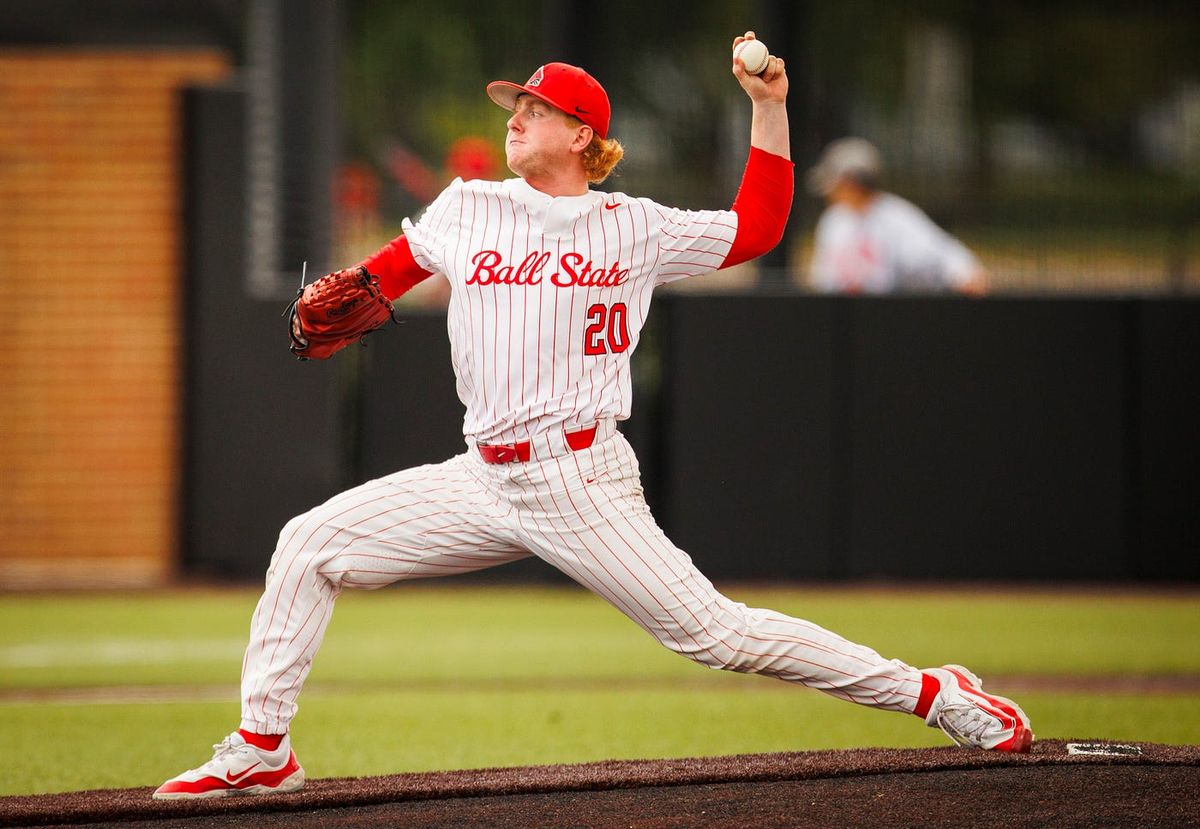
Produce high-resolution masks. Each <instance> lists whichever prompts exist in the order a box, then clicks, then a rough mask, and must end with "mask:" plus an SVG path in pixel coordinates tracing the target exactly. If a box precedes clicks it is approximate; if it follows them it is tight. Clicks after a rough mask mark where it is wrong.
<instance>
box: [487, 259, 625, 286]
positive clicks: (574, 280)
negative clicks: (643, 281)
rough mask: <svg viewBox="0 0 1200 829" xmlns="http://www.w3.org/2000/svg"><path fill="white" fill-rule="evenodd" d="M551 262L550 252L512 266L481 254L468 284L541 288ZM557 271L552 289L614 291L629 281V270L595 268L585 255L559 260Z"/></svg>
mask: <svg viewBox="0 0 1200 829" xmlns="http://www.w3.org/2000/svg"><path fill="white" fill-rule="evenodd" d="M549 261H550V253H549V252H548V251H547V252H542V251H536V250H535V251H532V252H530V254H529V255H528V256H526V257H525V258H524V259H523V260H521V262H520V263H519V264H517V265H516V266H513V265H511V264H504V259H503V257H501V256H500V253H499V252H498V251H494V250H481V251H479V253H477V254H475V255H474V256H472V257H471V264H472V265H474V266H475V271H474V273H472V274H471V275H470V276H469V277H468V278H467V284H468V285H538V284H540V283H541V281H542V272H543V271H544V270H545V269H546V264H547V263H548V262H549ZM558 267H559V269H558V270H557V271H555V272H554V273H552V274H550V276H549V279H550V283H551V284H552V285H555V286H556V287H559V288H570V287H572V286H574V285H579V286H581V287H585V288H612V287H615V286H617V285H622V284H624V282H625V280H626V279H628V278H629V268H622V267H621V266H620V264H619V263H617V262H613V263H612V265H611V267H609V268H607V269H605V267H604V266H603V265H601V266H600V267H596V265H595V264H594V263H593V262H592V261H591V260H584V258H583V256H582V254H578V253H574V252H572V253H564V254H563V255H562V256H560V257H559V259H558Z"/></svg>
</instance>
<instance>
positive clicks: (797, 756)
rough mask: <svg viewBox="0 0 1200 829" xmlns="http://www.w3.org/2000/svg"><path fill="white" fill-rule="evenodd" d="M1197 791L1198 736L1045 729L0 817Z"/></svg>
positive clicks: (1070, 812) (1198, 816) (629, 807)
mask: <svg viewBox="0 0 1200 829" xmlns="http://www.w3.org/2000/svg"><path fill="white" fill-rule="evenodd" d="M1072 746H1074V748H1072ZM1081 747H1082V748H1081ZM1081 751H1082V753H1080V752H1081ZM1197 791H1200V747H1195V746H1163V745H1156V744H1147V743H1139V744H1125V745H1116V744H1113V743H1109V742H1103V741H1099V740H1092V741H1084V740H1078V741H1071V742H1069V743H1068V742H1065V741H1058V740H1043V741H1039V742H1038V743H1036V744H1035V745H1034V747H1033V751H1032V752H1030V754H1028V755H1016V756H1013V755H1004V754H994V753H990V752H982V751H971V750H966V749H958V748H953V747H951V748H938V749H916V750H904V749H855V750H852V751H823V752H801V753H787V754H755V755H741V756H734V757H710V758H697V759H687V760H660V761H650V760H639V761H609V762H603V763H585V764H579V765H568V766H535V767H530V768H508V769H482V770H472V771H453V772H436V773H424V774H401V775H395V776H389V777H369V778H330V779H325V780H313V781H310V782H309V784H308V785H307V786H306V787H305V788H304V790H302V791H301V792H298V793H296V794H291V795H278V796H270V797H245V798H222V799H217V800H203V801H183V802H179V801H176V802H165V803H164V802H159V801H155V800H151V799H150V792H151V789H149V788H141V789H117V790H106V791H93V792H72V793H69V794H59V795H38V796H31V797H8V798H0V824H2V825H5V826H55V825H57V826H65V825H71V826H81V825H92V826H97V825H99V826H107V825H120V824H124V823H127V822H128V821H139V824H138V825H139V826H145V827H156V826H164V827H165V826H171V827H209V826H212V827H216V826H228V825H229V823H230V817H229V816H230V814H231V813H255V814H254V815H253V817H252V818H250V819H252V820H253V822H254V824H255V825H264V826H285V825H286V826H289V827H305V826H312V827H316V826H322V827H327V826H333V827H337V826H356V827H360V826H373V825H379V826H395V825H403V826H406V827H426V826H429V827H432V826H456V827H473V826H479V827H483V826H489V827H503V826H513V827H517V826H519V827H550V826H556V827H557V826H638V827H683V826H689V827H690V826H710V825H711V826H721V827H723V828H724V829H733V828H734V827H741V826H746V827H750V826H756V827H757V826H793V827H808V826H834V825H842V826H846V825H863V826H872V827H893V826H894V827H900V826H914V825H921V826H926V827H928V826H967V825H976V826H980V825H987V826H997V827H1025V826H1029V827H1033V826H1088V827H1094V826H1142V825H1147V826H1149V825H1155V826H1197V827H1200V804H1198V802H1197V798H1196V792H1197Z"/></svg>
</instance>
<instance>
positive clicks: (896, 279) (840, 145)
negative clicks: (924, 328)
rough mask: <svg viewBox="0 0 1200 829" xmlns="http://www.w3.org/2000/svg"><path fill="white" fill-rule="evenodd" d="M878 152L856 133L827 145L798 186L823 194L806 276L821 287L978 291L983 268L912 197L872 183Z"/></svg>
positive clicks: (983, 284) (876, 180)
mask: <svg viewBox="0 0 1200 829" xmlns="http://www.w3.org/2000/svg"><path fill="white" fill-rule="evenodd" d="M882 174H883V158H882V156H881V155H880V153H879V150H878V149H876V148H875V146H874V145H873V144H871V142H869V141H867V140H865V139H863V138H841V139H838V140H837V141H834V142H832V143H830V144H829V145H828V146H827V147H826V148H825V151H824V152H823V153H822V154H821V158H820V160H819V161H818V162H817V164H816V166H815V167H813V168H812V169H811V170H809V171H808V175H807V177H806V184H807V186H808V189H809V191H810V192H811V193H813V194H814V195H817V196H820V197H822V198H823V199H825V202H826V204H827V205H828V207H826V209H825V212H824V213H822V214H821V218H820V220H819V221H818V222H817V229H816V239H815V244H814V249H813V258H812V265H811V268H810V278H811V281H812V285H813V287H815V288H817V289H818V290H820V291H823V292H826V293H847V294H858V293H865V294H884V293H892V292H900V291H941V290H950V291H957V292H960V293H964V294H971V295H976V296H978V295H982V294H984V293H986V291H987V285H988V274H987V271H986V270H984V268H983V266H982V265H980V264H979V260H977V259H976V258H975V256H974V254H972V253H971V251H969V250H968V249H967V248H966V246H964V245H963V244H962V243H961V242H959V241H958V240H957V239H955V238H954V237H953V236H951V235H950V234H948V233H946V232H945V231H944V230H942V229H941V228H940V227H938V226H937V225H936V224H934V222H933V221H932V220H931V219H930V218H929V217H928V216H926V215H925V213H924V212H923V211H922V210H921V209H920V208H919V207H917V206H916V205H915V204H913V203H912V202H910V201H908V200H907V199H903V198H901V197H900V196H897V195H895V194H894V193H888V192H886V191H884V190H882V189H881V188H880V179H881V177H882Z"/></svg>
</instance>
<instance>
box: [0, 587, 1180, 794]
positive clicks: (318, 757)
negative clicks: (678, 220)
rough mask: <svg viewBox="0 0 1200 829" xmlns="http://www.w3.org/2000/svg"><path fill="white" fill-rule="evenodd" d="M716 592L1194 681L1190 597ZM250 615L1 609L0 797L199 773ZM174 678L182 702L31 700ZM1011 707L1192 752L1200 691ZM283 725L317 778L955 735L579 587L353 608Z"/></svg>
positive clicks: (218, 603)
mask: <svg viewBox="0 0 1200 829" xmlns="http://www.w3.org/2000/svg"><path fill="white" fill-rule="evenodd" d="M729 593H730V595H732V596H733V597H734V598H736V599H739V600H741V601H745V602H747V603H748V604H752V605H761V606H768V607H774V608H776V609H778V610H782V611H784V612H788V613H792V614H794V615H798V616H802V617H804V618H807V619H810V620H812V621H815V622H817V623H819V624H822V625H825V626H826V627H829V628H831V629H833V630H837V631H838V632H840V633H842V634H843V635H846V636H848V637H849V638H851V639H856V640H858V641H861V642H863V643H865V644H869V645H871V646H873V647H875V648H876V649H877V650H879V651H880V652H881V653H883V654H885V655H886V656H890V657H897V658H900V659H903V660H905V661H907V662H910V663H912V664H916V665H929V664H941V663H942V662H946V661H962V662H964V663H966V664H968V665H970V666H971V667H972V669H974V670H976V671H977V672H978V673H980V674H981V675H983V676H985V678H986V677H987V676H988V675H1003V674H1019V675H1022V676H1029V675H1038V674H1041V675H1069V676H1092V677H1096V676H1110V675H1111V676H1115V677H1127V676H1129V675H1131V674H1133V675H1144V676H1161V675H1172V676H1190V677H1196V676H1200V644H1198V643H1200V613H1197V607H1198V604H1197V601H1196V597H1195V595H1194V594H1184V593H1178V594H1160V595H1151V594H1146V593H1137V592H1128V593H1120V592H1115V591H1106V592H1103V593H1093V594H1086V593H1082V592H1072V591H1065V592H1051V591H1047V590H1037V591H1004V592H1002V593H1000V594H992V595H986V596H985V595H978V594H964V593H962V592H961V591H954V590H922V591H889V590H852V589H845V588H831V589H820V588H814V589H805V590H782V589H781V590H764V589H754V590H751V589H738V588H733V589H731V590H730V591H729ZM256 599H257V595H256V594H255V593H254V592H252V591H246V590H239V591H221V592H218V591H181V592H178V591H177V592H167V593H162V594H157V595H154V594H142V593H123V594H111V595H55V596H4V597H0V630H3V631H4V636H3V638H2V639H0V689H4V690H3V694H4V696H0V794H23V793H34V792H51V791H68V790H79V789H88V788H106V787H124V786H139V785H152V784H156V783H158V782H161V780H162V779H163V778H165V777H166V776H169V775H171V774H174V773H176V772H178V771H180V770H181V769H183V768H186V767H189V766H194V765H196V764H198V763H199V762H200V761H202V760H203V759H205V758H206V756H207V754H208V750H209V748H208V747H209V745H210V744H211V743H213V742H215V741H218V740H219V739H220V738H221V737H222V736H223V735H224V734H225V733H227V732H228V731H230V730H231V729H232V728H233V727H234V726H235V725H236V722H237V719H238V704H237V690H236V683H237V678H238V673H239V671H240V663H241V649H242V647H243V645H244V642H245V636H246V631H247V629H248V623H249V616H250V613H251V612H252V611H253V608H254V602H255V601H256ZM164 685H166V686H172V688H179V689H183V690H182V697H180V698H181V699H183V700H184V701H179V702H155V703H150V702H145V703H134V702H128V701H122V700H123V699H124V698H128V694H127V693H125V692H124V691H118V692H115V693H114V694H113V701H110V702H103V703H101V702H97V701H95V700H94V699H92V697H91V696H90V695H89V696H88V697H85V698H84V699H87V700H92V701H88V702H67V701H63V700H62V699H56V701H53V702H49V701H36V699H35V698H34V695H36V694H37V693H39V692H44V691H49V690H57V689H68V688H79V689H95V688H104V687H114V688H118V689H121V688H128V686H148V687H151V688H152V687H153V686H164ZM214 686H215V688H214ZM192 687H195V688H196V689H197V690H196V691H195V693H194V694H193V693H190V692H188V689H189V688H192ZM998 690H1000V691H1002V692H1003V691H1004V690H1005V689H1004V688H1003V687H1002V686H1001V687H999V688H998ZM16 694H21V695H22V697H20V698H18V697H16V696H14V695H16ZM1013 695H1014V696H1018V697H1019V700H1020V702H1021V703H1022V705H1023V706H1024V707H1025V709H1026V711H1027V712H1028V713H1029V714H1030V717H1031V719H1032V721H1033V724H1034V729H1035V731H1036V732H1037V734H1038V736H1039V737H1043V738H1046V737H1050V738H1054V737H1057V738H1067V737H1095V738H1108V739H1121V740H1144V741H1151V742H1166V743H1181V744H1183V743H1187V744H1194V743H1200V695H1196V694H1177V695H1166V694H1158V695H1142V696H1138V695H1132V694H1128V693H1124V694H1121V693H1106V694H1097V693H1089V694H1083V693H1060V692H1053V693H1052V692H1048V691H1023V692H1021V693H1020V694H1017V693H1016V692H1014V693H1013ZM60 696H61V695H60ZM18 699H28V700H31V701H18ZM214 699H215V700H223V701H212V700H214ZM293 733H294V739H295V742H296V746H297V750H298V753H299V755H300V759H301V761H302V762H303V763H304V764H305V767H306V770H307V771H308V773H309V774H310V776H313V777H325V776H342V775H363V774H385V773H391V772H399V771H420V770H432V769H449V768H477V767H485V766H502V765H518V764H535V763H553V762H583V761H588V760H597V759H606V758H616V757H682V756H697V755H716V754H728V753H743V752H761V751H790V750H810V749H824V748H849V747H857V746H928V745H943V744H945V743H946V740H945V738H944V737H942V736H941V735H940V734H939V733H938V732H936V731H934V730H931V729H927V728H924V727H923V726H922V725H921V723H919V722H917V721H915V720H913V719H912V718H910V717H904V716H899V715H894V714H887V713H881V712H877V711H871V710H868V709H865V708H859V707H857V706H853V705H848V704H846V703H843V702H839V701H837V700H834V699H832V698H829V697H826V696H825V695H822V694H819V693H816V692H813V691H808V690H804V689H794V688H790V687H788V686H787V685H785V684H784V683H780V682H778V681H773V680H768V679H763V678H759V677H744V676H735V675H731V674H723V673H719V672H712V671H708V670H706V669H704V668H701V667H699V666H696V665H694V664H692V663H689V662H687V661H686V660H683V659H680V658H679V657H677V656H675V655H673V654H670V653H668V652H667V651H666V650H665V649H663V648H661V647H659V646H658V645H657V644H655V643H654V642H653V641H651V640H650V639H649V638H647V637H646V636H645V634H643V633H642V632H641V631H640V630H639V629H638V628H636V627H635V626H634V625H633V624H632V623H631V622H629V621H628V620H626V619H625V618H624V617H623V616H621V615H620V614H619V613H617V612H616V611H614V610H612V609H611V608H609V607H608V606H607V605H606V604H604V603H603V602H601V601H599V600H597V599H595V598H593V597H591V596H590V595H588V594H586V593H584V592H582V591H579V590H575V589H562V590H555V589H525V590H521V589H516V588H488V589H485V588H474V587H473V588H464V587H461V586H459V587H454V586H451V587H442V586H437V587H424V586H403V587H398V588H395V589H392V590H387V591H380V592H376V593H357V592H352V593H347V594H345V595H343V597H342V598H341V599H339V603H338V610H337V613H336V614H335V618H334V621H333V624H332V625H331V627H330V631H329V634H328V636H327V637H326V642H325V645H324V647H323V648H322V650H321V653H320V655H319V657H318V660H317V664H316V667H315V668H314V670H313V673H312V676H311V678H310V681H309V687H308V688H307V689H306V692H305V694H304V696H303V697H302V698H301V712H300V715H299V716H298V718H297V720H296V722H295V727H294V732H293Z"/></svg>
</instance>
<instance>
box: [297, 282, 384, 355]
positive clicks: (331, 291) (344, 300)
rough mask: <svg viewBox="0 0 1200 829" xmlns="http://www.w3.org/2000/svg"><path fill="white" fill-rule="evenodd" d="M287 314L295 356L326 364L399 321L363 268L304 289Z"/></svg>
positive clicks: (377, 284)
mask: <svg viewBox="0 0 1200 829" xmlns="http://www.w3.org/2000/svg"><path fill="white" fill-rule="evenodd" d="M288 311H290V312H291V321H290V323H289V326H288V333H289V334H290V335H291V339H292V346H291V349H292V353H293V354H295V355H296V356H297V357H299V358H300V359H301V360H327V359H329V358H330V357H332V356H333V355H334V354H336V353H337V352H338V351H341V350H342V349H343V348H345V347H346V346H348V345H350V344H351V343H355V342H358V341H359V340H361V339H362V338H363V337H365V336H366V335H367V334H370V333H371V332H372V331H374V330H375V329H376V328H379V327H380V326H382V325H383V324H384V323H386V322H387V321H388V320H391V321H393V322H398V321H399V320H397V319H396V314H395V309H394V308H393V307H392V303H391V301H390V300H389V299H388V298H387V297H385V296H384V295H383V292H382V291H380V290H379V277H378V276H373V275H371V274H370V273H368V272H367V269H366V268H364V267H362V266H361V265H360V266H358V267H355V268H344V269H342V270H340V271H334V272H333V273H330V274H326V275H325V276H322V277H321V278H320V279H318V280H317V281H315V282H313V283H311V284H309V285H306V286H304V287H303V288H301V289H300V291H299V292H298V293H297V294H296V299H295V300H294V301H293V302H292V304H291V305H290V306H289V307H288ZM285 313H287V312H285Z"/></svg>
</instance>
